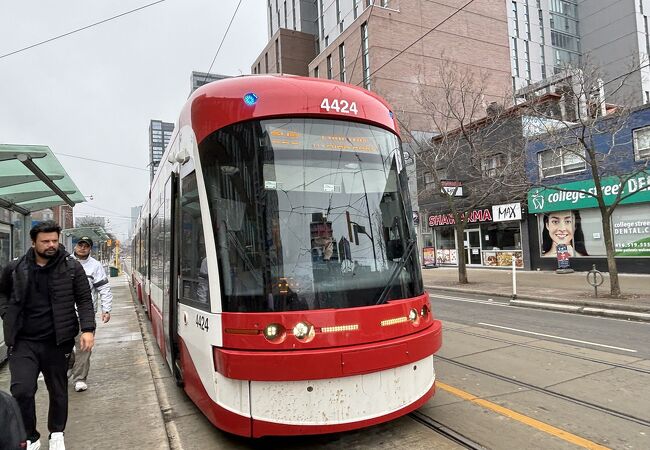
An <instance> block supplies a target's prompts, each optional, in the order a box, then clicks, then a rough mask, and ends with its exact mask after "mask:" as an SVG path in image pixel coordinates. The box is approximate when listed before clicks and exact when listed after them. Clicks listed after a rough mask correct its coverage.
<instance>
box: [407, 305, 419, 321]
mask: <svg viewBox="0 0 650 450" xmlns="http://www.w3.org/2000/svg"><path fill="white" fill-rule="evenodd" d="M417 318H418V311H417V309H415V308H411V310H410V311H409V320H410V321H411V322H415V320H416V319H417Z"/></svg>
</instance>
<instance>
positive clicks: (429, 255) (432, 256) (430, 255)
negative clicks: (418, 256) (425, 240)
mask: <svg viewBox="0 0 650 450" xmlns="http://www.w3.org/2000/svg"><path fill="white" fill-rule="evenodd" d="M422 265H423V266H424V267H433V266H435V265H436V251H435V249H434V248H433V247H424V248H423V249H422Z"/></svg>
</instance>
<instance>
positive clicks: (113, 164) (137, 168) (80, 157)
mask: <svg viewBox="0 0 650 450" xmlns="http://www.w3.org/2000/svg"><path fill="white" fill-rule="evenodd" d="M54 154H55V155H57V156H58V155H61V156H67V157H68V158H76V159H83V160H85V161H92V162H96V163H101V164H109V165H111V166H118V167H124V168H126V169H134V170H143V171H145V172H149V169H144V168H142V167H136V166H128V165H126V164H119V163H114V162H110V161H102V160H101V159H93V158H84V157H83V156H76V155H69V154H67V153H61V152H54Z"/></svg>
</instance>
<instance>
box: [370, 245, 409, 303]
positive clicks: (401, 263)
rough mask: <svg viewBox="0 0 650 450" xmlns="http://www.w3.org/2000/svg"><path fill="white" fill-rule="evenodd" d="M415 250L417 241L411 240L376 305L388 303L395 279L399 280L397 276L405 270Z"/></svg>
mask: <svg viewBox="0 0 650 450" xmlns="http://www.w3.org/2000/svg"><path fill="white" fill-rule="evenodd" d="M414 248H415V239H409V240H408V245H407V246H406V250H404V253H403V254H402V257H401V258H400V260H399V261H398V263H397V265H396V266H395V268H394V269H393V273H392V274H391V275H390V278H389V279H388V283H386V287H384V290H383V291H382V292H381V295H380V296H379V299H378V300H377V303H375V304H376V305H381V304H382V303H386V298H387V297H388V293H389V292H390V290H391V288H392V286H393V282H394V281H395V278H397V275H399V273H400V271H401V270H402V269H403V268H404V265H405V264H406V261H407V260H408V259H409V258H410V257H411V253H412V252H413V249H414Z"/></svg>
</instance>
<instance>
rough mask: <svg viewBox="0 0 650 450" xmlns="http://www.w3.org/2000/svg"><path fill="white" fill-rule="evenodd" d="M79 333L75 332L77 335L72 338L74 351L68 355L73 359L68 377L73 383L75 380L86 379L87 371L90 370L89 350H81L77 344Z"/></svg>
mask: <svg viewBox="0 0 650 450" xmlns="http://www.w3.org/2000/svg"><path fill="white" fill-rule="evenodd" d="M80 336H81V333H79V334H77V337H76V338H75V339H74V353H73V354H72V355H70V359H71V360H72V361H73V364H72V374H71V375H70V378H71V379H72V382H73V383H76V382H77V381H84V382H85V381H86V378H88V371H90V354H91V353H92V351H91V350H88V351H85V352H82V351H81V347H80V344H79V337H80Z"/></svg>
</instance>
